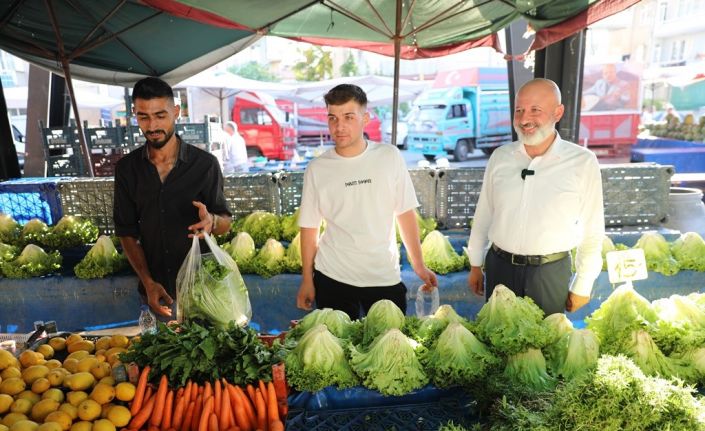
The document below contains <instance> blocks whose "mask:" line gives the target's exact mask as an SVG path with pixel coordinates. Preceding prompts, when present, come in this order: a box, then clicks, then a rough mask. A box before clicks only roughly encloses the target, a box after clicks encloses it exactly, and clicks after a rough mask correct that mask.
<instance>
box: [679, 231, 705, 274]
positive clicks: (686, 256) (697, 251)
mask: <svg viewBox="0 0 705 431" xmlns="http://www.w3.org/2000/svg"><path fill="white" fill-rule="evenodd" d="M671 252H672V253H673V257H674V258H675V259H676V261H677V262H678V265H679V266H680V267H681V269H691V270H693V271H701V272H702V271H705V240H703V238H702V237H701V236H700V235H698V234H697V233H695V232H686V233H684V234H682V235H681V236H680V237H679V238H678V239H677V240H675V241H674V242H673V243H672V244H671Z"/></svg>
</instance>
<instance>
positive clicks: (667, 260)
mask: <svg viewBox="0 0 705 431" xmlns="http://www.w3.org/2000/svg"><path fill="white" fill-rule="evenodd" d="M634 248H640V249H642V250H644V257H645V258H646V267H647V268H648V269H649V270H650V271H656V272H660V273H661V274H663V275H675V274H677V273H678V271H680V266H679V264H678V262H677V261H676V260H675V259H674V258H673V255H672V254H671V248H670V246H669V244H668V241H666V238H664V237H663V235H661V234H660V233H657V232H646V233H644V234H643V235H641V238H639V241H637V242H636V244H635V245H634Z"/></svg>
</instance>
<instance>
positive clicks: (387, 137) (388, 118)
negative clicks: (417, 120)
mask: <svg viewBox="0 0 705 431" xmlns="http://www.w3.org/2000/svg"><path fill="white" fill-rule="evenodd" d="M408 117H409V114H407V115H406V116H404V117H403V118H402V116H401V115H400V116H399V118H397V148H399V149H400V150H406V149H407V145H406V135H407V133H408V132H409V127H408V126H407V124H406V120H407V119H408ZM383 124H384V126H383V127H384V132H383V134H382V138H383V142H384V143H385V144H391V143H392V114H391V113H390V112H388V113H387V115H385V119H384V122H383Z"/></svg>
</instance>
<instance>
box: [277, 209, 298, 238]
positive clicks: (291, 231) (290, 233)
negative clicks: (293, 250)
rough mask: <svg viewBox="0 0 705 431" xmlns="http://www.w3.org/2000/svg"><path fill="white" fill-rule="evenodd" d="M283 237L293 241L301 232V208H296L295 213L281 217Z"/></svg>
mask: <svg viewBox="0 0 705 431" xmlns="http://www.w3.org/2000/svg"><path fill="white" fill-rule="evenodd" d="M281 226H282V239H283V240H284V241H292V240H293V239H294V237H296V235H298V234H299V230H300V229H299V209H298V208H296V211H294V213H293V214H290V215H285V216H283V217H282V219H281Z"/></svg>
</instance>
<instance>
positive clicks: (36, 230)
mask: <svg viewBox="0 0 705 431" xmlns="http://www.w3.org/2000/svg"><path fill="white" fill-rule="evenodd" d="M48 234H49V226H47V224H46V223H44V222H43V221H41V220H39V219H38V218H33V219H32V220H30V221H28V222H27V224H26V225H24V226H23V227H22V232H20V237H19V239H18V244H20V245H27V244H43V243H44V239H45V238H46V236H47V235H48Z"/></svg>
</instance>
